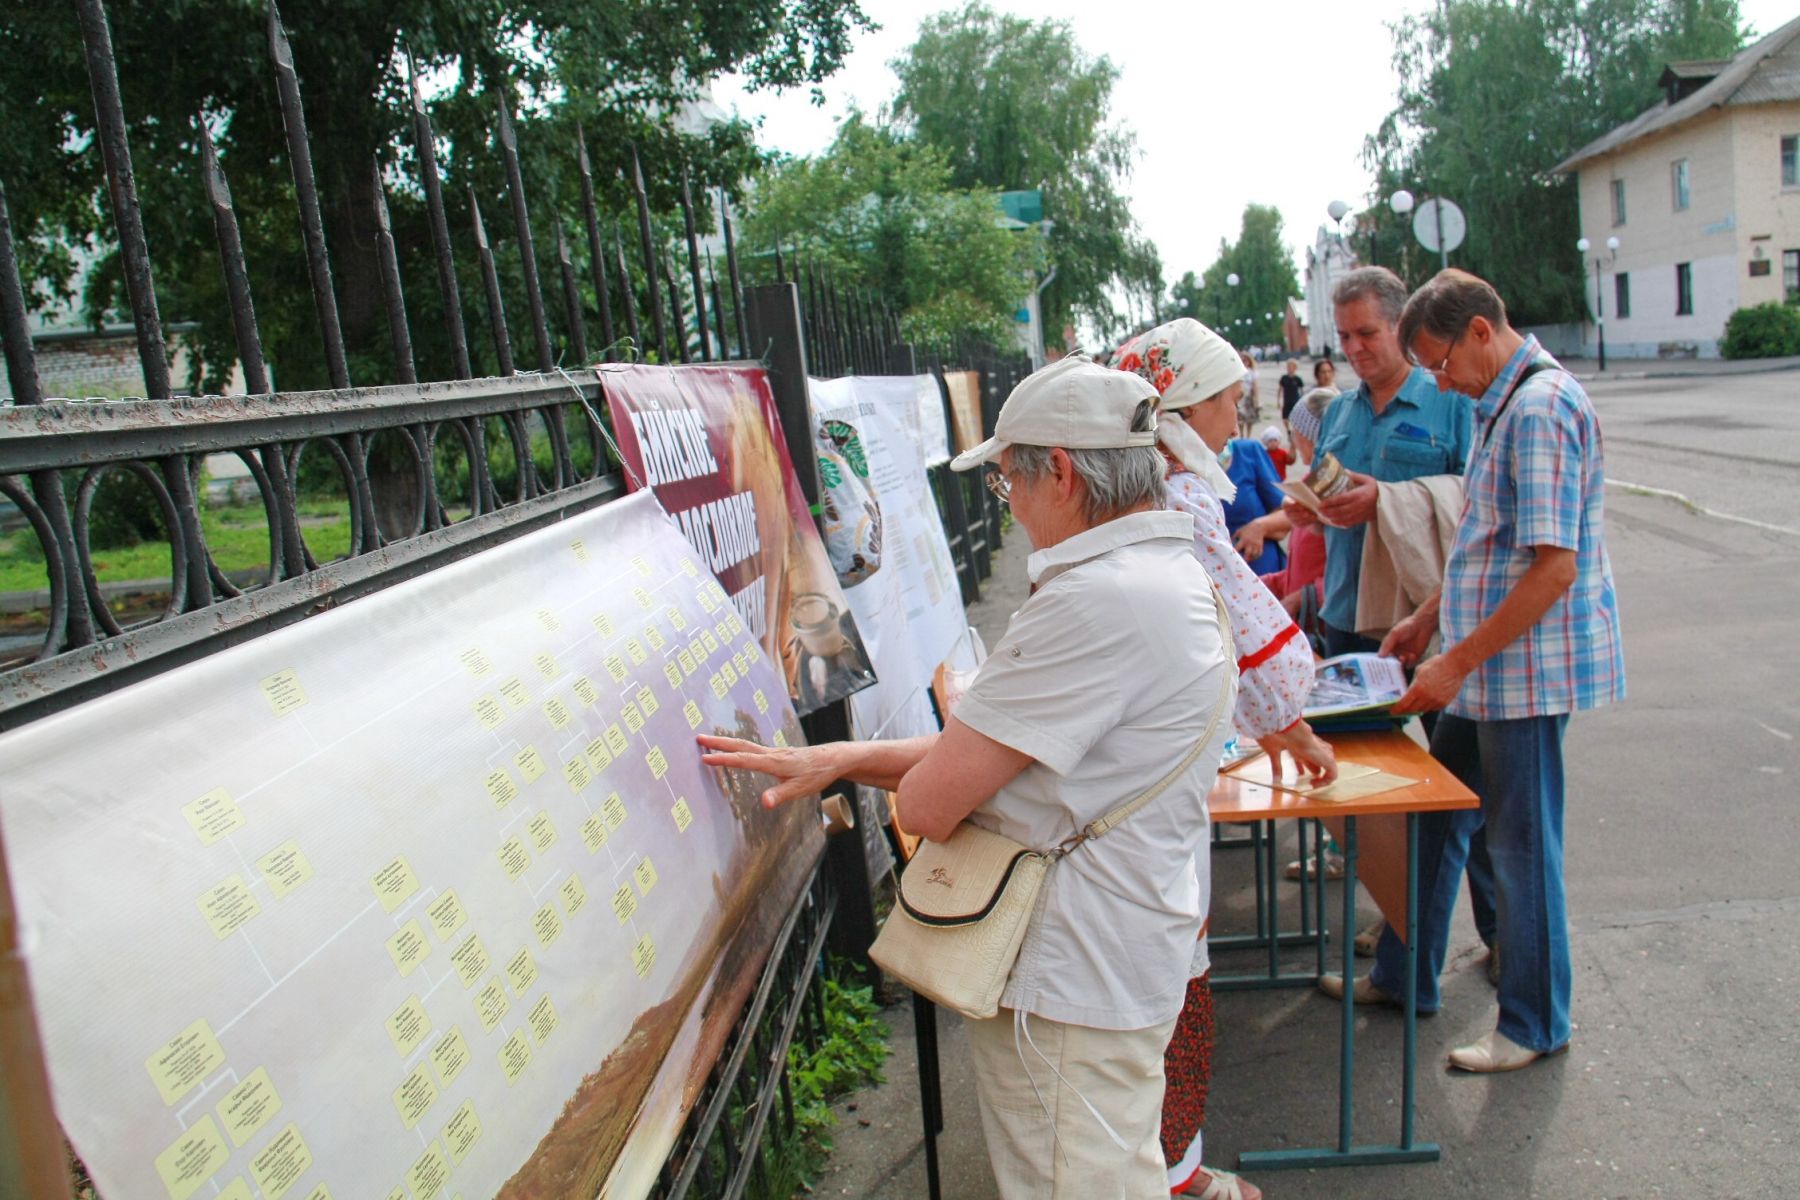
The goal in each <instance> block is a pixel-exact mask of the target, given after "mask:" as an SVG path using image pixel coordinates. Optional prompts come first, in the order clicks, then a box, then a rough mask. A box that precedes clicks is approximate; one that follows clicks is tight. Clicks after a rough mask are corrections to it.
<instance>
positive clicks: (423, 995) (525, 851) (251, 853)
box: [0, 495, 820, 1200]
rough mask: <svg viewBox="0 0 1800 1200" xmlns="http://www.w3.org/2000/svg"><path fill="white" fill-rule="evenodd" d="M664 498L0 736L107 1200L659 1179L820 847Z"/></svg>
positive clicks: (34, 909)
mask: <svg viewBox="0 0 1800 1200" xmlns="http://www.w3.org/2000/svg"><path fill="white" fill-rule="evenodd" d="M786 693H787V689H786V687H785V683H784V681H783V679H782V678H781V676H780V675H779V674H778V673H777V672H776V671H775V670H774V669H773V668H772V666H771V664H770V662H769V661H768V657H767V656H766V654H765V653H764V651H763V650H762V648H761V646H760V645H759V644H758V642H757V641H756V639H754V638H752V637H751V636H749V632H748V630H747V629H746V628H745V626H744V623H743V621H742V620H741V619H740V617H739V616H738V614H737V613H736V612H735V611H734V610H733V609H732V607H731V605H730V604H729V603H728V602H727V601H726V597H725V593H724V591H723V589H721V588H720V586H719V584H718V583H717V582H716V581H715V580H714V579H713V577H712V576H711V575H710V574H709V573H708V572H707V571H706V570H705V569H704V568H702V567H700V566H699V565H698V564H697V563H696V561H695V559H694V557H693V554H692V552H691V551H690V549H689V547H688V546H687V544H686V542H685V541H684V540H683V539H682V537H681V535H680V533H679V532H678V531H677V529H676V528H675V526H674V524H673V523H672V522H671V521H670V520H669V519H668V517H667V516H665V515H664V514H663V513H662V511H661V510H660V508H658V507H657V505H656V502H655V501H654V499H652V498H651V497H650V496H648V495H640V496H637V497H633V498H631V499H628V500H624V501H619V502H616V503H614V504H611V505H607V506H605V507H603V508H600V509H597V510H594V511H592V512H589V513H586V514H583V515H580V516H577V517H574V518H571V519H570V520H567V521H565V522H563V523H561V524H558V525H555V526H553V527H551V528H548V529H545V530H541V531H538V532H535V533H532V534H529V535H526V536H524V537H521V538H519V539H517V540H516V541H514V542H511V543H509V544H507V545H504V546H501V547H499V548H496V549H493V550H490V551H487V552H486V553H483V554H481V555H478V556H476V557H473V558H471V559H468V560H466V561H464V562H461V563H458V564H454V565H452V566H449V567H445V568H443V569H440V570H438V571H435V572H433V573H432V574H430V575H429V576H426V577H423V578H420V579H417V580H413V581H409V582H407V583H403V584H400V585H397V586H395V587H393V588H391V589H389V590H387V591H385V592H382V593H380V594H378V595H375V596H372V597H369V598H367V599H364V600H359V601H357V602H355V603H353V604H350V605H347V606H345V607H344V608H341V609H337V610H334V611H332V612H329V613H326V614H323V615H321V616H319V617H316V618H314V619H312V620H309V621H306V622H303V623H301V624H299V625H297V626H294V627H291V628H289V629H285V630H282V631H279V632H276V633H273V634H270V635H268V636H267V637H264V638H261V639H258V640H256V641H254V642H251V643H248V644H245V645H241V646H237V647H233V648H231V649H228V650H225V651H222V652H221V653H219V654H216V655H213V656H211V657H209V658H207V659H205V660H203V661H201V662H199V663H195V664H193V665H190V666H187V667H183V668H181V669H179V670H176V671H173V672H171V673H169V674H166V675H163V676H160V677H157V678H155V679H152V680H149V681H146V682H144V683H142V684H138V685H136V686H133V687H131V688H128V689H125V690H123V691H121V692H118V693H116V694H114V695H111V696H108V697H105V698H103V699H100V700H96V701H93V702H91V703H88V704H85V705H83V706H81V707H79V708H77V709H75V710H72V711H70V712H67V713H64V714H60V715H58V716H55V717H51V718H47V719H45V720H43V721H41V722H38V723H36V724H34V725H31V726H28V727H26V728H24V729H23V730H20V731H17V732H15V733H12V734H9V735H7V736H6V737H4V738H0V779H3V780H4V781H5V782H4V785H3V790H0V817H3V819H4V822H5V828H6V835H7V842H8V851H9V861H10V863H11V869H12V872H13V881H14V886H15V888H16V889H17V892H18V902H19V909H20V912H21V916H22V925H23V930H22V932H23V939H22V940H23V942H24V944H25V945H26V947H27V951H28V957H29V965H30V971H31V980H32V986H33V992H34V994H35V998H36V1001H37V1011H38V1014H39V1019H40V1023H41V1025H42V1028H43V1033H44V1038H45V1043H46V1051H47V1057H48V1061H49V1066H50V1074H51V1080H52V1086H53V1090H54V1094H55V1099H56V1104H57V1109H58V1114H59V1116H60V1118H61V1120H62V1122H63V1125H64V1127H65V1129H66V1130H67V1131H68V1133H69V1135H70V1137H71V1139H72V1141H73V1142H74V1144H75V1146H76V1149H77V1151H78V1152H79V1153H80V1154H81V1155H82V1156H83V1158H84V1159H85V1161H86V1162H87V1164H88V1166H89V1168H90V1170H91V1172H92V1174H93V1176H94V1178H95V1182H96V1183H97V1185H98V1186H99V1189H100V1191H101V1193H102V1194H103V1195H105V1196H107V1197H109V1200H123V1198H127V1197H138V1196H162V1195H167V1196H169V1197H172V1198H173V1200H187V1197H190V1196H202V1197H212V1196H222V1197H231V1198H233V1200H239V1198H241V1200H250V1198H251V1197H253V1196H255V1195H260V1196H263V1197H266V1198H267V1200H283V1198H284V1197H289V1196H292V1197H296V1198H301V1197H304V1198H306V1200H323V1198H325V1197H328V1196H337V1197H340V1198H342V1197H349V1196H378V1197H379V1196H387V1197H390V1198H402V1197H410V1198H413V1200H423V1198H425V1197H432V1196H439V1195H444V1196H449V1195H452V1194H458V1195H463V1196H469V1197H473V1196H489V1195H514V1196H551V1195H555V1196H564V1195H567V1196H577V1195H581V1196H591V1195H596V1194H609V1195H637V1194H642V1193H643V1192H644V1191H646V1190H647V1189H648V1188H649V1186H650V1183H651V1181H652V1180H653V1179H654V1177H655V1173H656V1170H657V1168H658V1167H659V1166H660V1165H661V1161H662V1159H663V1157H664V1155H665V1154H666V1153H667V1150H668V1147H669V1146H670V1145H671V1144H672V1142H673V1139H674V1137H675V1134H676V1132H677V1131H678V1129H679V1126H680V1122H681V1119H682V1117H683V1115H684V1114H685V1112H686V1110H687V1108H688V1107H689V1106H690V1105H691V1104H692V1101H693V1098H694V1096H695V1095H696V1093H697V1092H698V1089H699V1087H700V1085H701V1083H702V1082H703V1080H704V1077H705V1075H706V1072H707V1071H708V1069H709V1068H710V1066H711V1063H712V1061H713V1058H714V1057H716V1055H717V1053H718V1048H719V1045H720V1044H721V1042H722V1040H723V1037H724V1035H725V1033H726V1031H727V1030H728V1028H729V1026H730V1024H731V1022H732V1020H733V1019H734V1017H735V1015H736V1012H737V1010H738V1008H739V1006H740V1004H741V1001H742V998H743V996H744V995H745V993H746V991H747V989H748V988H749V987H750V985H751V984H752V983H753V982H754V979H755V977H756V974H757V971H758V969H759V967H760V964H761V960H762V958H763V957H764V956H765V954H766V950H767V946H768V944H769V941H770V939H771V937H772V934H773V930H774V929H776V928H778V927H779V925H780V922H781V920H782V918H783V917H784V916H785V914H786V912H787V911H788V909H789V908H790V907H791V905H792V903H793V901H794V899H795V897H796V896H797V894H798V891H799V889H800V888H801V887H802V886H804V883H805V881H806V879H807V878H808V876H809V874H810V870H811V866H812V863H813V862H814V861H815V860H816V858H817V854H818V850H819V846H820V834H819V831H818V823H817V820H816V817H814V816H812V815H810V814H806V813H803V812H802V811H801V810H800V809H799V808H798V807H793V806H790V808H789V809H784V810H781V811H779V812H774V813H771V812H766V811H764V810H763V809H761V808H760V806H759V805H758V804H757V799H756V796H757V786H756V781H755V780H754V779H747V778H742V777H736V776H732V775H728V774H726V773H722V772H715V771H712V770H710V769H708V768H706V767H705V766H703V765H702V764H701V762H700V761H699V755H698V751H697V748H696V746H695V744H694V740H693V736H694V733H695V732H696V731H697V730H701V729H705V730H709V731H720V732H729V733H734V734H737V735H740V736H746V737H755V738H758V739H759V740H763V741H772V742H782V741H784V740H785V739H788V738H796V739H797V738H798V736H799V731H798V724H797V721H796V720H795V719H794V716H793V712H792V709H791V708H790V706H789V704H788V699H787V694H786Z"/></svg>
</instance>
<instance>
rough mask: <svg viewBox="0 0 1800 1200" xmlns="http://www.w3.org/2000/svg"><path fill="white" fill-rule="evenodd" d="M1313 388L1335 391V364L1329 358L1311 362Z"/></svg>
mask: <svg viewBox="0 0 1800 1200" xmlns="http://www.w3.org/2000/svg"><path fill="white" fill-rule="evenodd" d="M1313 386H1314V387H1322V388H1330V389H1331V390H1332V391H1333V392H1336V391H1337V364H1336V363H1333V362H1332V361H1331V360H1330V359H1329V358H1320V359H1315V360H1313Z"/></svg>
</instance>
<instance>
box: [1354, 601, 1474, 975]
mask: <svg viewBox="0 0 1800 1200" xmlns="http://www.w3.org/2000/svg"><path fill="white" fill-rule="evenodd" d="M1320 625H1321V626H1322V627H1323V629H1324V631H1325V653H1326V655H1327V656H1328V657H1332V658H1335V657H1337V656H1338V655H1340V654H1373V653H1375V651H1377V650H1379V649H1381V643H1380V642H1377V641H1376V640H1375V639H1374V638H1368V637H1364V636H1363V635H1362V634H1360V633H1352V632H1350V631H1349V630H1348V629H1339V628H1338V627H1337V626H1335V625H1330V624H1326V623H1325V622H1323V621H1321V622H1320ZM1437 716H1438V714H1437V713H1425V714H1424V715H1423V716H1421V717H1420V718H1419V720H1420V721H1421V722H1422V723H1423V724H1424V726H1425V736H1426V737H1427V738H1429V737H1431V736H1432V735H1433V733H1434V732H1435V731H1436V726H1437ZM1470 790H1471V791H1472V790H1474V785H1472V784H1471V785H1470ZM1469 819H1470V820H1472V821H1473V822H1474V827H1473V830H1472V832H1470V833H1469V835H1468V838H1469V848H1468V853H1467V855H1466V858H1467V866H1468V869H1469V908H1470V909H1471V910H1473V911H1474V913H1475V932H1476V933H1479V934H1480V935H1481V940H1482V943H1483V944H1484V945H1488V946H1492V945H1493V944H1494V925H1495V921H1496V917H1495V913H1494V864H1493V862H1492V861H1491V860H1490V859H1489V857H1488V848H1487V834H1486V832H1485V831H1484V830H1483V829H1482V827H1481V815H1480V814H1479V813H1474V812H1471V813H1470V814H1469ZM1420 861H1421V862H1422V861H1424V860H1423V859H1422V858H1421V860H1420ZM1423 894H1424V893H1423V892H1422V891H1421V892H1420V895H1423ZM1450 903H1451V904H1452V906H1454V905H1455V903H1456V888H1455V887H1454V885H1453V886H1452V887H1451V889H1450ZM1435 994H1436V993H1435V992H1434V993H1433V995H1434V996H1435ZM1432 1007H1433V1008H1436V1003H1435V1001H1434V1002H1433V1005H1432Z"/></svg>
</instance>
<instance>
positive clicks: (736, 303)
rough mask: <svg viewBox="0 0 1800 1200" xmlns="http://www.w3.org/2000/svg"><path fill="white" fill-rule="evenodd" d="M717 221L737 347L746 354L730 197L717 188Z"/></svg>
mask: <svg viewBox="0 0 1800 1200" xmlns="http://www.w3.org/2000/svg"><path fill="white" fill-rule="evenodd" d="M719 223H720V224H721V225H722V226H724V228H725V269H726V270H727V271H729V272H730V273H731V315H732V316H733V318H735V319H736V322H737V335H738V348H739V351H740V352H741V353H744V354H746V355H747V354H748V353H749V350H748V347H749V345H750V331H749V328H748V327H747V325H746V324H745V320H744V284H743V281H742V280H741V279H740V278H739V277H738V254H737V234H736V233H735V232H734V231H733V230H732V227H731V225H732V223H731V197H730V196H729V195H727V194H726V191H725V189H724V188H720V189H719Z"/></svg>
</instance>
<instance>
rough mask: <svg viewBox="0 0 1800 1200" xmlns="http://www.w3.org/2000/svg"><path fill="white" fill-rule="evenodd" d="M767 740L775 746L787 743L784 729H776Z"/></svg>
mask: <svg viewBox="0 0 1800 1200" xmlns="http://www.w3.org/2000/svg"><path fill="white" fill-rule="evenodd" d="M769 740H770V741H771V742H774V743H775V744H776V745H777V746H785V745H787V744H788V741H787V732H786V731H785V730H781V729H777V730H776V731H775V735H774V736H773V737H771V738H770V739H769Z"/></svg>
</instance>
